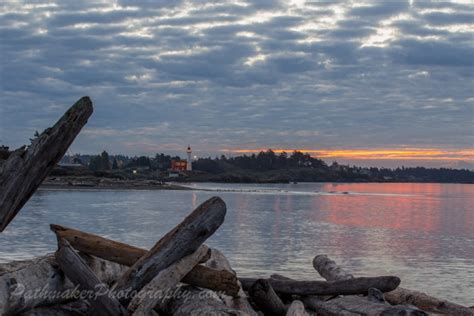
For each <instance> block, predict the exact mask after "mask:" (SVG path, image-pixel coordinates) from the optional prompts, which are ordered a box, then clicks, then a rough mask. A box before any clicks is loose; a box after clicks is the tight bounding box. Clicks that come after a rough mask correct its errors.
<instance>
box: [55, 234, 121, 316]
mask: <svg viewBox="0 0 474 316" xmlns="http://www.w3.org/2000/svg"><path fill="white" fill-rule="evenodd" d="M55 257H56V261H57V263H58V265H59V267H60V268H61V270H62V271H63V272H64V274H65V275H66V276H67V278H68V279H69V280H71V281H72V282H73V283H74V284H77V285H79V287H80V289H81V290H84V291H90V292H91V293H92V296H91V298H90V299H89V301H90V303H91V307H92V308H93V310H94V312H95V313H97V314H98V315H111V316H116V315H128V313H127V311H126V310H125V309H124V308H123V306H122V305H121V304H120V302H119V301H118V300H117V299H116V298H115V297H114V296H113V295H112V294H111V293H109V288H108V286H107V285H105V284H104V283H102V282H101V281H100V280H99V278H98V277H97V276H96V275H95V274H94V272H93V271H92V270H91V269H90V268H89V266H88V265H87V264H86V262H85V261H84V260H82V258H81V257H80V256H79V255H78V254H77V253H76V252H75V251H74V250H73V249H72V247H71V246H70V245H69V243H68V242H67V241H66V240H62V241H61V243H60V248H59V249H58V251H56V253H55Z"/></svg>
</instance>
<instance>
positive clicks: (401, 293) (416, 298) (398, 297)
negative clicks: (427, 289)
mask: <svg viewBox="0 0 474 316" xmlns="http://www.w3.org/2000/svg"><path fill="white" fill-rule="evenodd" d="M385 299H386V300H387V302H389V303H390V304H394V305H396V304H411V305H414V306H416V307H418V308H420V309H422V310H424V311H427V312H430V313H436V314H447V315H462V316H473V315H474V310H472V309H470V308H469V307H466V306H462V305H459V304H456V303H452V302H449V301H446V300H443V299H439V298H436V297H433V296H430V295H428V294H426V293H422V292H418V291H413V290H408V289H404V288H397V289H395V290H393V291H391V292H388V293H385Z"/></svg>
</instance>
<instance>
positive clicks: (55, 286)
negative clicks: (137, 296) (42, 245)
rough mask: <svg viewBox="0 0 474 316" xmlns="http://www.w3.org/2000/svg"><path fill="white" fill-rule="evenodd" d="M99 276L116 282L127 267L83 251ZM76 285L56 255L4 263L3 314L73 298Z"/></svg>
mask: <svg viewBox="0 0 474 316" xmlns="http://www.w3.org/2000/svg"><path fill="white" fill-rule="evenodd" d="M80 255H81V257H82V259H84V261H85V262H86V263H87V265H88V266H89V267H90V268H91V270H92V271H93V272H94V274H96V275H97V276H98V277H99V279H100V280H101V281H102V282H104V283H106V284H112V283H113V282H115V281H116V280H117V279H118V278H119V277H120V276H121V275H122V274H123V273H124V272H125V271H126V267H124V266H122V265H119V264H117V263H113V262H109V261H105V260H102V259H99V258H94V257H91V256H89V255H86V254H80ZM74 288H75V285H74V284H72V283H71V281H69V279H67V278H65V277H64V274H63V273H62V271H61V270H60V269H59V267H58V264H57V263H56V259H55V258H54V256H52V255H47V256H44V257H40V258H35V259H32V260H27V261H14V262H11V263H4V264H1V265H0V315H14V314H18V313H20V312H22V311H26V310H29V309H31V308H34V307H36V306H41V305H55V304H60V303H64V302H66V301H68V300H71V299H73V298H74V297H75V296H74V295H76V294H77V290H74Z"/></svg>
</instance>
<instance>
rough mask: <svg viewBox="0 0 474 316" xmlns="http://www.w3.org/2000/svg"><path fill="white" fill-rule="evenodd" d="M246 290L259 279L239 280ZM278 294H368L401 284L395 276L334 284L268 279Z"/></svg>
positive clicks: (335, 282) (384, 290) (358, 279)
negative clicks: (374, 290)
mask: <svg viewBox="0 0 474 316" xmlns="http://www.w3.org/2000/svg"><path fill="white" fill-rule="evenodd" d="M239 280H240V282H241V283H242V286H243V288H244V290H249V289H250V287H251V286H252V285H253V283H255V281H256V280H257V279H253V278H239ZM268 281H269V282H270V284H271V286H272V287H273V289H274V290H275V292H277V293H283V294H295V295H354V294H367V291H368V290H369V289H370V288H377V289H379V290H381V291H382V292H388V291H393V290H394V289H396V288H397V286H398V285H399V284H400V279H399V278H397V277H395V276H380V277H371V278H366V277H364V278H354V279H351V280H342V281H334V282H325V281H296V280H276V279H272V278H270V279H268Z"/></svg>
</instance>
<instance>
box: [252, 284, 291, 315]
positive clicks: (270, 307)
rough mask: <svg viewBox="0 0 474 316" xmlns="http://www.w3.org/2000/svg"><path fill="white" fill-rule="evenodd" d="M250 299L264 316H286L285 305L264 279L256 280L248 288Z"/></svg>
mask: <svg viewBox="0 0 474 316" xmlns="http://www.w3.org/2000/svg"><path fill="white" fill-rule="evenodd" d="M249 294H250V297H251V298H252V300H253V302H254V303H255V304H256V305H257V306H258V307H259V309H260V310H261V311H262V312H263V313H264V314H265V315H275V316H279V315H286V307H285V304H283V302H282V301H281V299H280V298H279V297H278V295H277V294H276V293H275V291H274V290H273V288H272V286H271V285H270V283H269V282H268V281H267V280H265V279H258V280H257V281H255V283H254V284H253V285H252V286H251V287H250V290H249Z"/></svg>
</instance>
